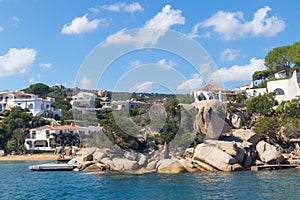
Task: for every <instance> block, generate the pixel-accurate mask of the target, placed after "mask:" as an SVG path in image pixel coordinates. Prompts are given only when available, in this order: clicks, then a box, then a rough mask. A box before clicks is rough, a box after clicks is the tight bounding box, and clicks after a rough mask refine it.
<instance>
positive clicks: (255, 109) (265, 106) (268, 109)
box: [246, 93, 278, 116]
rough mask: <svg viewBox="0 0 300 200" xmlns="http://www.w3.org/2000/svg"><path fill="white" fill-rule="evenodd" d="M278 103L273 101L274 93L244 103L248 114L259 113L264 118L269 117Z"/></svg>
mask: <svg viewBox="0 0 300 200" xmlns="http://www.w3.org/2000/svg"><path fill="white" fill-rule="evenodd" d="M277 104H278V102H277V101H276V100H275V93H269V94H264V95H258V96H257V97H254V98H252V99H249V100H247V101H246V106H247V110H248V112H249V113H259V114H262V115H265V116H271V115H272V114H273V113H274V109H273V107H274V106H276V105H277Z"/></svg>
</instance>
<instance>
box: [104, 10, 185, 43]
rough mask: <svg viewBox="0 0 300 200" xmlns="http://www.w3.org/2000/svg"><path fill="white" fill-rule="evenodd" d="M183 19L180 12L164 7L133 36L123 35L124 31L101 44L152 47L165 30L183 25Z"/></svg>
mask: <svg viewBox="0 0 300 200" xmlns="http://www.w3.org/2000/svg"><path fill="white" fill-rule="evenodd" d="M184 23H185V18H184V17H183V16H182V12H181V10H173V9H172V8H171V6H170V5H166V6H164V7H163V8H162V10H161V11H160V12H158V13H157V14H156V15H155V16H154V17H153V18H152V19H150V20H149V21H147V22H146V23H145V25H144V28H141V29H139V30H138V31H137V32H136V33H135V34H133V35H130V34H127V33H124V31H125V30H124V29H123V30H121V31H119V32H117V33H115V34H112V35H110V36H109V37H108V38H107V39H106V41H105V43H104V44H103V45H104V46H105V45H108V44H131V45H134V46H138V47H142V46H144V45H145V44H150V45H154V44H156V42H157V40H158V39H159V38H160V37H161V36H163V35H164V34H165V33H166V32H167V30H168V29H169V28H170V27H171V26H173V25H178V24H184Z"/></svg>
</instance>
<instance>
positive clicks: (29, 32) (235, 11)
mask: <svg viewBox="0 0 300 200" xmlns="http://www.w3.org/2000/svg"><path fill="white" fill-rule="evenodd" d="M299 7H300V2H298V1H294V0H287V1H280V0H272V1H270V0H268V1H267V0H251V1H250V0H246V1H238V0H211V1H199V0H191V1H189V3H185V2H183V1H180V0H176V1H156V2H153V1H149V0H148V1H146V0H144V1H100V0H92V1H82V0H80V1H79V0H43V1H41V0H26V1H24V0H0V80H1V84H0V90H20V89H23V88H26V87H28V86H29V85H30V84H33V83H37V82H42V83H45V84H48V85H49V86H52V85H54V84H62V85H65V86H67V87H74V86H79V87H82V88H89V89H100V88H105V89H108V90H128V91H131V90H132V91H138V90H139V91H150V92H151V91H152V92H155V91H158V92H159V91H163V92H176V93H177V92H181V93H185V92H190V91H191V90H194V89H197V88H199V87H201V86H203V85H205V84H206V83H209V82H213V83H217V84H219V85H221V86H224V87H227V88H229V89H232V88H234V87H236V86H240V85H243V84H245V83H247V82H249V81H250V78H251V75H252V73H253V72H254V71H256V70H262V69H264V68H265V66H264V62H263V59H264V57H265V56H266V54H267V53H268V51H270V50H271V49H272V48H274V47H278V46H282V45H291V44H293V43H294V42H296V41H299V35H300V33H299V32H300V29H299V19H300V12H299V11H298V9H299ZM146 28H160V29H164V30H165V31H168V30H170V31H171V30H172V31H173V30H174V31H176V32H177V33H178V34H181V35H182V36H183V37H185V38H188V39H189V40H192V41H196V42H197V43H198V44H199V45H201V46H202V48H203V52H199V55H200V54H201V53H204V54H205V55H206V56H207V57H210V60H209V63H208V64H207V67H211V68H213V70H211V71H210V72H209V73H208V74H199V68H197V67H199V66H197V67H196V69H195V66H192V64H191V63H190V62H188V60H186V59H185V58H184V57H182V56H181V55H174V53H172V52H171V51H162V50H159V49H151V48H150V49H149V48H146V49H143V48H141V47H149V45H150V46H151V45H153V44H154V43H155V44H154V45H156V43H159V42H160V41H161V38H163V37H164V36H165V35H168V33H167V32H164V31H163V32H161V33H157V32H155V33H154V31H153V32H151V31H147V29H146ZM131 29H136V30H137V31H136V32H135V33H128V32H127V31H130V30H131ZM141 35H142V36H141ZM129 36H130V37H129ZM146 36H147V37H146ZM149 38H150V39H149ZM137 41H138V42H137ZM125 43H126V45H131V46H134V45H135V48H136V50H135V51H131V52H130V53H128V54H126V55H120V56H119V57H118V58H117V59H115V60H113V62H111V64H110V66H108V67H107V66H105V67H107V68H106V71H105V73H104V74H98V73H96V72H94V71H93V70H90V69H89V73H86V74H84V75H82V76H81V75H80V74H82V73H83V72H82V71H81V69H82V68H85V64H84V63H85V62H86V61H87V60H89V59H90V57H89V55H91V54H93V53H91V52H93V50H94V52H95V51H96V50H97V48H102V51H104V50H106V46H109V45H121V46H117V47H116V48H121V47H122V45H124V44H125ZM101 44H102V45H101ZM104 44H106V46H105V45H104ZM176 44H177V45H178V47H176ZM174 45H175V46H174V47H173V48H175V49H180V48H182V46H184V44H181V43H180V41H174ZM131 49H132V48H131ZM111 50H112V49H111ZM112 51H114V50H112ZM189 51H191V52H192V51H193V50H192V49H189ZM99 52H101V51H100V50H99ZM103 55H104V54H101V55H97V56H98V61H97V64H95V66H94V68H92V69H95V68H97V67H99V68H103V66H101V62H102V60H103V57H102V56H103ZM199 59H203V56H202V57H201V56H199ZM203 62H204V61H203ZM142 69H145V70H144V71H142ZM149 70H150V71H149ZM95 71H97V70H96V69H95ZM141 71H142V72H141ZM200 71H201V69H200ZM178 74H180V78H179V76H178V79H176V77H175V76H177V75H178ZM216 74H218V80H216V79H214V77H215V76H216ZM93 75H94V76H95V77H96V75H97V78H96V79H95V77H94V78H92V76H93ZM129 77H130V78H129ZM133 77H139V78H136V80H133ZM164 77H167V78H164ZM158 78H159V79H171V80H172V79H173V78H174V82H173V83H172V84H173V85H172V86H169V85H168V84H170V83H169V82H159V81H157V80H158ZM175 79H176V81H175ZM96 80H97V82H96V83H94V82H95V81H96ZM131 80H132V81H131ZM124 81H125V82H127V83H128V82H129V83H128V84H124V83H125V82H124ZM121 86H122V87H121ZM163 88H164V89H163Z"/></svg>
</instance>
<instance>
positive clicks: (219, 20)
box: [190, 6, 286, 40]
mask: <svg viewBox="0 0 300 200" xmlns="http://www.w3.org/2000/svg"><path fill="white" fill-rule="evenodd" d="M271 10H272V9H271V8H270V7H269V6H265V7H263V8H260V9H258V10H257V11H256V12H255V13H254V15H253V19H252V20H251V21H246V20H245V19H244V14H243V13H242V12H241V11H238V12H226V11H218V12H217V13H216V14H214V15H213V16H212V17H211V18H209V19H207V20H205V21H203V22H201V23H198V24H196V25H195V26H194V29H193V31H192V33H191V34H190V35H191V36H194V37H196V36H197V35H198V28H199V27H202V28H208V27H212V29H213V31H214V32H215V33H217V34H219V35H221V37H222V38H223V39H224V40H234V39H238V38H243V37H250V36H266V37H272V36H275V35H277V34H278V33H279V32H281V31H283V30H284V29H285V27H286V25H285V22H284V21H283V20H282V19H279V18H278V17H276V16H270V17H267V14H268V12H269V11H271Z"/></svg>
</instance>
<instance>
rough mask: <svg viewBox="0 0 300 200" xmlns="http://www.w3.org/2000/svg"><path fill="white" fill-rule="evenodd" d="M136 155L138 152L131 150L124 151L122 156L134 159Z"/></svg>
mask: <svg viewBox="0 0 300 200" xmlns="http://www.w3.org/2000/svg"><path fill="white" fill-rule="evenodd" d="M137 156H138V154H137V153H136V152H133V151H125V153H124V157H125V158H126V159H128V160H133V161H136V160H137Z"/></svg>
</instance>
